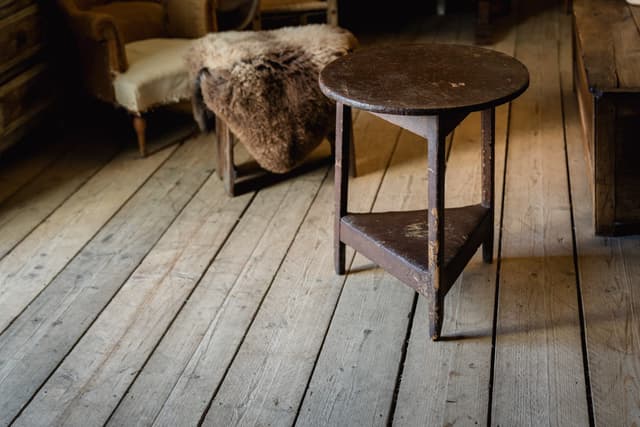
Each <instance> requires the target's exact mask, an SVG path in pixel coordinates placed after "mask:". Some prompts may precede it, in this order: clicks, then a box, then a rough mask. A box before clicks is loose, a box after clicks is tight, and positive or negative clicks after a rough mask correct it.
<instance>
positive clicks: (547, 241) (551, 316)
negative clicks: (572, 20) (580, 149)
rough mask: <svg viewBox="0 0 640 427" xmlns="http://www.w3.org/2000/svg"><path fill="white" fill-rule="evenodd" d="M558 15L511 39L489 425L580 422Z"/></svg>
mask: <svg viewBox="0 0 640 427" xmlns="http://www.w3.org/2000/svg"><path fill="white" fill-rule="evenodd" d="M545 4H546V3H545ZM520 7H521V8H524V7H529V8H536V7H540V5H534V4H532V3H525V2H523V4H521V5H520ZM525 16H527V15H525ZM558 17H559V13H558V11H557V7H556V6H555V4H554V7H551V8H548V9H547V10H545V11H544V12H542V13H539V14H537V15H536V14H530V15H528V18H527V20H526V21H524V22H522V23H521V24H520V27H519V28H518V35H520V34H523V35H526V37H525V36H523V37H518V43H517V46H516V56H517V57H518V58H519V59H520V60H521V61H523V62H524V63H525V64H529V72H530V75H531V86H530V88H529V89H528V91H527V92H525V93H524V95H522V96H521V97H520V98H518V99H517V100H515V101H514V102H513V103H512V107H511V117H510V120H511V125H510V131H509V149H508V159H507V172H506V178H505V179H506V188H505V194H504V213H503V239H502V254H501V258H502V259H501V271H500V284H499V286H500V291H499V302H498V303H499V309H498V318H497V331H496V350H495V374H494V382H493V405H492V408H491V411H492V423H493V424H494V425H518V426H531V425H541V424H545V425H562V426H585V425H588V423H589V420H588V408H587V392H586V386H585V377H584V366H583V359H582V357H583V355H582V348H581V341H580V322H579V313H578V299H577V288H576V273H575V271H574V266H573V246H572V237H571V217H570V207H569V190H568V185H567V184H568V183H567V170H566V163H565V151H564V144H563V142H564V134H563V122H562V120H563V117H562V110H561V102H560V101H561V100H560V98H559V97H558V95H557V94H558V93H560V81H559V80H560V79H559V77H560V72H559V69H558V34H559V24H558V19H559V18H558Z"/></svg>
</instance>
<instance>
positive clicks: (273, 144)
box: [186, 24, 357, 173]
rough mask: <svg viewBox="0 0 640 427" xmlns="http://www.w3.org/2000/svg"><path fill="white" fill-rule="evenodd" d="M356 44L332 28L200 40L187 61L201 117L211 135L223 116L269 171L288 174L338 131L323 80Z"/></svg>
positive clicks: (318, 26)
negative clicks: (327, 68) (324, 73)
mask: <svg viewBox="0 0 640 427" xmlns="http://www.w3.org/2000/svg"><path fill="white" fill-rule="evenodd" d="M356 44H357V41H356V39H355V37H354V36H353V35H352V34H351V33H349V32H348V31H346V30H344V29H341V28H337V27H332V26H329V25H324V24H315V25H305V26H299V27H286V28H280V29H276V30H269V31H227V32H219V33H212V34H209V35H207V36H205V37H203V38H201V39H198V40H196V41H195V42H194V44H193V46H192V47H191V49H190V50H189V52H188V54H187V58H186V60H187V64H188V67H189V71H190V74H191V78H192V81H193V82H195V84H194V88H193V89H194V96H193V112H194V116H195V119H196V121H197V122H198V124H199V125H200V128H201V129H202V130H203V131H211V130H213V127H214V119H215V116H218V117H220V118H221V119H222V120H224V121H225V122H226V123H227V125H228V126H229V128H230V129H231V131H232V132H233V133H234V135H235V136H236V137H237V138H238V139H239V140H240V141H241V142H242V143H243V144H244V146H245V147H246V148H247V151H249V153H250V154H251V155H252V156H253V158H254V159H255V160H256V161H257V162H258V164H259V165H260V166H261V167H263V168H264V169H266V170H269V171H271V172H276V173H284V172H288V171H290V170H291V169H293V168H294V167H295V166H296V165H297V164H298V163H300V162H301V161H302V160H304V158H305V156H307V155H308V154H309V153H310V152H311V151H312V150H313V149H314V148H315V147H317V146H318V145H319V144H320V143H321V142H322V140H323V138H324V137H326V136H327V134H328V133H329V132H331V131H333V126H334V122H335V118H334V113H335V105H334V103H333V102H332V101H330V100H329V99H328V98H326V97H325V96H324V95H323V94H322V92H321V91H320V87H319V86H318V75H319V73H320V70H322V68H323V67H324V66H325V65H327V64H328V63H329V62H331V61H333V60H334V59H336V58H338V57H339V56H342V55H344V54H346V53H348V52H349V51H351V50H352V49H354V48H355V47H356Z"/></svg>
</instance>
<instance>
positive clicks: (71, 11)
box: [58, 0, 128, 72]
mask: <svg viewBox="0 0 640 427" xmlns="http://www.w3.org/2000/svg"><path fill="white" fill-rule="evenodd" d="M58 3H59V4H60V6H61V7H62V8H63V10H64V11H65V13H66V15H67V17H68V19H69V24H70V26H71V29H72V31H73V32H74V33H75V35H76V37H78V38H84V39H88V40H89V41H93V42H98V43H105V44H107V46H108V52H109V64H110V66H111V69H112V70H114V71H119V72H123V71H126V69H127V67H128V65H127V56H126V53H125V50H124V44H123V43H122V37H121V36H120V33H119V32H118V29H117V27H116V25H115V22H114V21H113V18H112V17H111V16H109V15H107V14H105V13H96V12H91V11H87V10H80V9H79V8H78V7H77V6H76V4H75V1H74V0H58Z"/></svg>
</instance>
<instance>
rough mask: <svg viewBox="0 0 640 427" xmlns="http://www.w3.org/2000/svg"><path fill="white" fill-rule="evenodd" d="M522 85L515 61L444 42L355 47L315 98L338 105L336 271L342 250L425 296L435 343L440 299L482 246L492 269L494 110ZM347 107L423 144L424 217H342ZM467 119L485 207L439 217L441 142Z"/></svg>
mask: <svg viewBox="0 0 640 427" xmlns="http://www.w3.org/2000/svg"><path fill="white" fill-rule="evenodd" d="M528 85H529V73H528V71H527V69H526V67H525V66H524V65H523V64H522V63H520V62H519V61H517V60H516V59H514V58H512V57H510V56H507V55H504V54H502V53H499V52H495V51H492V50H488V49H483V48H479V47H474V46H459V45H447V44H417V45H400V46H386V47H376V48H368V49H362V50H360V51H357V52H356V53H353V54H351V55H347V56H344V57H342V58H339V59H337V60H336V61H334V62H332V63H330V64H329V65H327V66H326V67H325V68H324V69H323V70H322V72H321V73H320V87H321V88H322V91H323V92H324V94H325V95H326V96H328V97H329V98H332V99H334V100H335V101H336V103H337V115H336V150H335V151H336V159H335V203H336V208H335V209H336V211H335V215H336V220H335V242H336V248H335V267H336V272H337V273H338V274H344V273H345V244H346V245H349V246H351V247H353V248H354V249H355V250H356V251H358V252H360V253H362V254H363V255H365V256H366V257H367V258H369V259H371V260H372V261H373V262H375V263H376V264H378V265H379V266H380V267H382V268H383V269H385V270H386V271H388V272H389V273H391V274H392V275H393V276H395V277H397V278H398V279H400V280H401V281H402V282H404V283H405V284H407V285H409V286H411V287H412V288H413V289H415V290H416V291H417V292H418V293H420V294H421V295H423V296H425V297H427V298H428V299H429V301H430V304H431V306H430V310H429V320H430V328H429V329H430V331H429V332H430V335H431V338H432V339H434V340H437V339H438V338H439V337H440V332H441V330H442V320H443V308H444V297H445V295H446V293H447V291H448V290H449V289H450V288H451V286H452V285H453V283H454V282H455V281H456V279H457V278H458V276H459V275H460V273H461V272H462V270H463V269H464V267H465V266H466V265H467V263H468V262H469V260H470V259H471V257H472V256H473V254H474V253H475V251H476V250H477V249H478V247H479V246H480V245H482V247H483V259H484V261H485V262H487V263H490V262H491V261H492V258H493V229H494V226H493V217H494V151H495V148H494V139H495V138H494V128H495V107H496V106H497V105H500V104H502V103H505V102H508V101H510V100H512V99H514V98H516V97H517V96H519V95H520V94H521V93H522V92H524V91H525V90H526V88H527V87H528ZM352 107H354V108H359V109H362V110H366V111H370V112H372V113H374V114H376V115H377V116H379V117H381V118H383V119H385V120H387V121H389V122H391V123H394V124H397V125H399V126H401V127H403V128H405V129H407V130H409V131H411V132H413V133H415V134H417V135H420V136H422V137H424V138H426V139H427V141H428V164H427V168H428V169H427V170H428V188H427V197H428V200H427V202H428V203H427V206H428V209H427V210H420V211H404V212H382V213H349V212H348V211H347V196H348V166H345V165H349V155H350V153H349V147H350V144H351V138H352V136H351V133H350V129H351V108H352ZM472 111H482V203H480V204H478V205H472V206H465V207H460V208H453V209H445V208H444V197H445V194H444V193H445V192H444V183H445V138H446V136H447V135H448V134H449V133H450V132H451V131H452V130H453V129H454V128H455V127H456V126H457V125H458V124H459V123H460V122H461V121H462V120H463V119H464V118H465V117H466V116H467V115H468V114H469V113H470V112H472ZM361 147H363V148H364V146H363V145H361Z"/></svg>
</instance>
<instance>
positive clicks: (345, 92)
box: [320, 44, 529, 115]
mask: <svg viewBox="0 0 640 427" xmlns="http://www.w3.org/2000/svg"><path fill="white" fill-rule="evenodd" d="M528 86H529V72H528V71H527V68H526V67H525V66H524V65H523V64H522V63H521V62H520V61H518V60H517V59H515V58H513V57H511V56H508V55H505V54H503V53H500V52H496V51H493V50H489V49H484V48H480V47H476V46H462V45H451V44H413V45H390V46H380V47H373V48H364V49H361V50H359V51H356V52H355V53H352V54H349V55H346V56H343V57H340V58H338V59H337V60H335V61H333V62H331V63H330V64H328V65H327V66H326V67H325V68H324V69H323V70H322V71H321V73H320V87H321V89H322V92H323V93H324V94H325V95H326V96H328V97H329V98H332V99H334V100H335V101H337V102H341V103H343V104H346V105H350V106H352V107H355V108H359V109H362V110H367V111H371V112H374V113H386V114H398V115H433V114H440V113H444V112H448V111H452V110H468V111H475V110H483V109H486V108H489V107H493V106H496V105H499V104H502V103H505V102H508V101H510V100H512V99H514V98H516V97H517V96H518V95H520V94H521V93H522V92H524V91H525V90H526V89H527V87H528Z"/></svg>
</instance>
